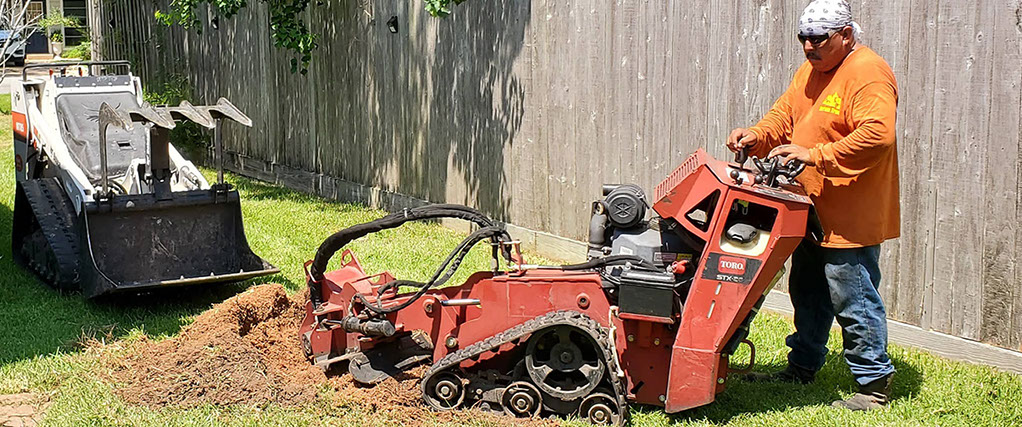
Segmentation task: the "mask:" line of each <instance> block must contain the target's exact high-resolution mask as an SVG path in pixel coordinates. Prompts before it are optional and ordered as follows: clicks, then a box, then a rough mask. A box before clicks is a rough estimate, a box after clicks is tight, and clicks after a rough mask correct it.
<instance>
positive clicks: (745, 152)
mask: <svg viewBox="0 0 1022 427" xmlns="http://www.w3.org/2000/svg"><path fill="white" fill-rule="evenodd" d="M746 160H749V147H742V149H741V150H738V151H737V152H735V163H736V164H737V165H738V167H737V168H736V169H732V170H731V179H733V180H735V184H738V185H742V182H743V181H744V180H743V179H742V173H741V172H739V170H740V169H745V161H746Z"/></svg>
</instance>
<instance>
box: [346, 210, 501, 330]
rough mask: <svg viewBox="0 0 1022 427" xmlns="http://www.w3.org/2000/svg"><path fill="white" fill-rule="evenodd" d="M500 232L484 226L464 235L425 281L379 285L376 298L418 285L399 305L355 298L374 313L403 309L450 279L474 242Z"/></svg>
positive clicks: (497, 229)
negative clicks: (378, 303) (400, 288)
mask: <svg viewBox="0 0 1022 427" xmlns="http://www.w3.org/2000/svg"><path fill="white" fill-rule="evenodd" d="M501 234H506V232H505V231H504V228H503V227H500V226H492V227H485V228H480V229H479V230H476V231H475V232H473V233H472V234H470V235H469V236H468V237H466V238H465V239H464V240H462V241H461V243H460V244H458V246H457V247H456V248H454V250H453V251H451V253H450V255H448V256H447V259H446V260H444V262H443V263H442V264H440V267H438V268H437V270H436V271H435V272H434V273H433V277H431V278H430V279H429V281H428V282H426V283H422V282H415V281H412V280H394V281H391V282H390V283H387V284H386V285H384V286H381V287H380V289H379V291H377V294H376V295H377V298H379V297H380V296H382V295H383V293H384V292H386V291H387V290H389V289H392V288H394V287H396V286H417V287H419V290H418V291H416V292H415V294H414V295H412V297H411V298H409V299H408V301H405V302H403V303H401V304H399V305H396V306H394V307H387V308H383V307H381V306H379V305H376V304H372V303H370V302H369V301H367V300H366V299H365V297H364V296H363V295H361V294H356V295H355V298H357V299H358V300H359V302H361V303H362V305H364V306H365V307H366V309H368V310H369V311H372V312H374V313H376V314H387V313H393V312H395V311H398V310H401V309H404V308H405V307H408V306H409V305H412V304H414V303H415V301H417V300H418V299H419V298H421V297H422V296H423V295H425V294H426V291H428V290H430V289H432V288H434V287H436V286H440V285H443V284H444V283H446V282H447V281H448V280H450V278H451V276H453V275H454V273H455V272H456V271H458V267H460V266H461V262H462V261H463V260H464V259H465V255H468V251H469V250H471V249H472V246H475V244H476V243H478V242H479V241H481V240H483V239H486V238H492V237H497V236H500V235H501Z"/></svg>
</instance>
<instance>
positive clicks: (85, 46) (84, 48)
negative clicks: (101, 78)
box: [61, 41, 92, 61]
mask: <svg viewBox="0 0 1022 427" xmlns="http://www.w3.org/2000/svg"><path fill="white" fill-rule="evenodd" d="M61 56H63V57H64V58H73V59H80V60H82V61H88V60H91V59H92V42H91V41H85V42H82V43H81V44H79V45H78V46H72V47H71V48H68V49H65V50H64V53H63V54H62V55H61Z"/></svg>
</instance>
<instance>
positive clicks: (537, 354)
mask: <svg viewBox="0 0 1022 427" xmlns="http://www.w3.org/2000/svg"><path fill="white" fill-rule="evenodd" d="M601 354H602V352H601V351H600V348H599V345H598V344H597V343H596V341H595V340H594V339H593V338H592V337H591V336H590V335H589V334H587V333H585V332H583V331H582V330H580V329H578V328H574V327H571V326H564V325H560V326H553V327H550V328H547V329H544V330H542V331H539V332H537V333H535V334H534V335H533V336H532V338H529V344H528V348H527V349H526V353H525V368H526V371H528V373H529V377H530V378H532V381H533V382H535V383H536V385H537V386H538V387H539V389H540V390H542V391H543V392H544V393H547V394H549V395H551V396H553V397H556V398H558V399H560V400H563V401H571V400H575V399H578V398H581V397H582V396H585V395H587V394H589V392H591V391H593V389H594V388H596V386H597V385H598V384H599V383H600V380H601V379H602V378H603V372H604V370H605V369H604V368H605V366H604V363H603V359H602V358H601V357H600V355H601Z"/></svg>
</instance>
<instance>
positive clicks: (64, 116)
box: [56, 92, 148, 183]
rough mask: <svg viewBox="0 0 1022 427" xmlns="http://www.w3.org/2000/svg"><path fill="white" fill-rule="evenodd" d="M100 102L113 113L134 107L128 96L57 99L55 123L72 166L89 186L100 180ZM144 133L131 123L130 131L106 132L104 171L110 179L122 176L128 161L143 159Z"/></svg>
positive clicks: (132, 97)
mask: <svg viewBox="0 0 1022 427" xmlns="http://www.w3.org/2000/svg"><path fill="white" fill-rule="evenodd" d="M104 102H106V103H107V104H110V106H111V107H114V108H115V109H117V108H118V107H121V106H137V105H138V102H137V100H136V98H135V95H134V94H132V93H130V92H109V93H100V94H97V93H82V94H77V93H76V94H63V95H60V96H58V97H57V105H56V107H57V120H58V121H59V122H60V134H61V137H62V138H63V139H64V143H65V144H67V147H68V151H69V152H70V153H71V157H72V158H74V161H75V163H77V164H78V166H79V167H81V169H82V171H83V172H84V173H85V176H86V177H87V178H88V179H89V181H91V182H92V183H96V182H98V181H99V180H100V178H101V177H102V164H101V160H100V155H99V154H100V152H99V106H100V105H102V104H103V103H104ZM147 135H148V130H147V128H146V127H145V126H143V125H142V124H141V123H135V124H134V126H132V130H130V131H125V130H124V129H121V128H119V127H117V126H113V125H111V126H108V128H107V133H106V137H107V144H108V145H107V171H108V173H109V175H110V177H120V176H123V175H124V174H125V173H126V172H127V169H128V166H130V165H131V160H132V159H136V158H137V159H145V157H146V140H147V138H146V136H147Z"/></svg>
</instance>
